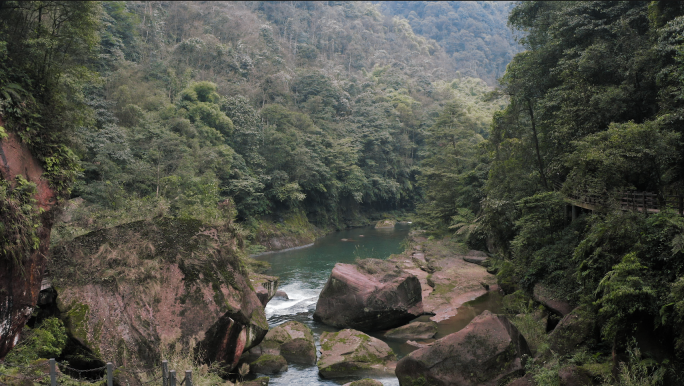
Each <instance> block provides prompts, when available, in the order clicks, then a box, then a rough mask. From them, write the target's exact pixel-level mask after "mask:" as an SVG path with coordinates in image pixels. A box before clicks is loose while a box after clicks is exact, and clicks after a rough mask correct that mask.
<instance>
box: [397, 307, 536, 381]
mask: <svg viewBox="0 0 684 386" xmlns="http://www.w3.org/2000/svg"><path fill="white" fill-rule="evenodd" d="M528 356H530V349H529V348H528V347H527V342H525V338H524V337H523V336H522V335H521V334H520V332H518V329H517V328H515V326H514V325H513V324H512V323H511V322H510V321H509V320H508V319H507V318H506V317H505V316H501V315H494V314H492V313H491V312H489V311H485V312H483V313H482V314H480V315H479V316H477V317H476V318H475V319H473V321H472V322H470V324H468V325H467V326H466V327H465V328H464V329H462V330H461V331H458V332H455V333H453V334H450V335H447V336H445V337H444V338H441V339H438V340H437V341H435V342H434V343H433V344H432V345H431V346H430V347H426V348H421V349H418V350H416V351H414V352H412V353H410V354H409V355H407V356H405V357H404V358H402V359H401V360H400V361H399V363H397V369H396V375H397V378H399V384H400V385H402V386H408V385H414V384H418V383H419V382H423V384H429V385H435V386H446V385H453V386H466V385H467V386H470V385H473V386H474V385H492V386H494V385H500V384H506V382H507V381H508V380H510V379H513V378H516V377H520V376H521V375H522V374H523V372H524V366H525V363H524V362H525V360H526V357H528Z"/></svg>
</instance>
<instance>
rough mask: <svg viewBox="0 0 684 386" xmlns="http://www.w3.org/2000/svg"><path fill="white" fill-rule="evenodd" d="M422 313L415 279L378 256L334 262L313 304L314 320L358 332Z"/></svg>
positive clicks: (390, 326) (408, 318) (377, 328)
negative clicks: (343, 262) (357, 260)
mask: <svg viewBox="0 0 684 386" xmlns="http://www.w3.org/2000/svg"><path fill="white" fill-rule="evenodd" d="M422 313H423V305H422V294H421V286H420V281H419V280H418V278H417V277H416V276H414V275H412V274H410V273H408V272H406V271H402V270H400V269H398V268H397V267H396V265H394V264H392V263H390V262H387V261H384V260H378V259H365V260H360V261H359V262H358V265H352V264H342V263H338V264H336V265H335V267H334V268H333V270H332V273H331V274H330V278H329V279H328V282H327V283H326V284H325V287H323V291H321V294H320V296H319V298H318V303H317V304H316V312H315V313H314V315H313V317H314V320H316V321H319V322H322V323H325V324H327V325H330V326H333V327H337V328H354V329H358V330H361V331H374V330H386V329H389V328H393V327H397V326H400V325H402V324H404V323H406V322H408V321H410V320H412V319H415V318H416V317H417V316H419V315H421V314H422Z"/></svg>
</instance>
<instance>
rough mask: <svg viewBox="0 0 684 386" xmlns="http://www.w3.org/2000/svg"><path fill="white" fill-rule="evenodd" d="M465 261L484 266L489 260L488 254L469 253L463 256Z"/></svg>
mask: <svg viewBox="0 0 684 386" xmlns="http://www.w3.org/2000/svg"><path fill="white" fill-rule="evenodd" d="M463 260H465V261H467V262H469V263H473V264H477V265H482V266H484V265H485V260H487V254H486V253H484V252H482V251H468V253H467V254H466V255H465V256H463Z"/></svg>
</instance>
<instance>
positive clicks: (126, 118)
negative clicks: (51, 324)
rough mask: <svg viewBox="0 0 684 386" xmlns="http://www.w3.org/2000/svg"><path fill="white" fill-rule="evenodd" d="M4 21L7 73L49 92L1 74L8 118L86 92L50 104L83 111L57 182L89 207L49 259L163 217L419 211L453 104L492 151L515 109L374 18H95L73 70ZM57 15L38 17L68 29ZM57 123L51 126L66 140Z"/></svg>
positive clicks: (96, 10) (179, 7)
mask: <svg viewBox="0 0 684 386" xmlns="http://www.w3.org/2000/svg"><path fill="white" fill-rule="evenodd" d="M5 7H6V9H8V10H9V11H8V12H7V13H5V16H4V17H5V18H6V19H7V20H8V23H7V24H6V25H7V28H6V29H5V30H4V34H5V36H6V37H5V38H4V40H5V41H6V42H7V43H6V45H4V46H3V47H5V48H4V49H3V50H4V51H3V55H4V58H6V59H7V60H14V61H19V60H22V61H24V62H25V63H22V64H21V65H19V64H18V63H17V66H16V68H22V69H23V70H24V71H25V70H30V71H38V72H41V71H42V72H45V71H44V70H42V69H41V70H34V67H37V66H42V67H45V68H47V69H49V70H50V71H52V72H54V74H52V75H51V76H52V79H53V80H52V81H53V82H54V83H55V85H54V86H51V85H50V86H47V83H46V82H45V81H44V79H43V78H44V77H45V75H42V74H41V75H40V76H41V77H43V78H36V77H31V76H27V75H25V74H24V73H17V74H12V73H9V72H6V73H5V75H4V76H5V78H4V79H6V80H4V82H5V83H4V84H11V85H16V87H19V88H20V90H24V91H25V92H26V96H22V95H21V93H20V94H12V95H15V96H14V98H15V99H8V101H13V103H15V104H20V103H23V102H24V99H26V98H27V97H28V96H29V95H33V94H35V93H36V92H37V90H43V91H41V92H51V93H56V91H53V90H57V89H60V88H67V87H71V88H74V89H75V90H65V91H61V94H60V95H59V97H60V98H61V99H60V101H59V102H47V101H46V102H44V103H42V105H43V106H48V105H50V104H51V103H67V102H66V101H67V100H68V99H73V101H71V100H69V101H68V103H71V104H73V107H70V108H69V109H61V110H60V113H59V114H65V113H64V112H61V111H67V110H68V111H70V113H69V114H71V115H76V116H77V117H76V118H78V119H74V118H64V119H59V121H60V123H59V125H61V126H64V127H60V128H59V129H56V130H58V131H55V138H59V139H60V140H61V141H63V145H65V146H66V147H65V148H64V149H65V150H64V151H65V152H69V157H71V158H69V160H71V161H69V162H71V163H70V164H69V165H70V166H67V167H62V168H61V169H62V170H68V173H71V174H70V177H69V178H71V179H72V180H73V179H74V178H75V174H78V176H79V177H78V178H77V179H76V181H75V184H74V185H73V187H71V186H70V185H69V187H70V188H71V195H70V196H71V197H72V198H74V197H80V198H82V199H83V200H84V204H83V205H82V207H81V208H80V209H79V211H78V213H77V216H76V221H73V222H72V224H71V225H70V226H69V228H68V229H66V228H64V227H60V226H58V228H57V230H58V232H56V233H55V236H56V237H55V241H58V240H59V239H60V237H62V235H64V236H63V237H67V238H68V237H72V236H73V235H76V234H79V233H82V232H83V231H85V230H87V229H94V228H97V227H103V226H109V225H113V224H115V223H121V222H125V221H130V220H133V219H135V218H143V217H145V216H151V215H155V214H159V213H167V214H171V215H174V216H184V215H193V216H201V217H205V218H212V217H216V216H219V214H218V213H216V203H217V202H219V201H222V200H225V199H231V200H232V201H233V203H234V205H235V207H236V209H237V212H238V216H239V219H240V220H241V221H243V222H245V221H246V223H247V224H252V225H254V224H253V223H254V221H257V220H258V219H261V218H264V216H266V217H268V218H273V219H278V218H282V217H283V216H285V217H286V216H301V215H306V216H307V217H308V219H309V220H310V221H311V222H312V223H314V224H316V225H318V226H320V227H330V226H332V227H340V226H347V225H350V224H354V223H359V221H360V219H362V218H364V215H365V214H366V213H370V212H382V211H392V210H411V209H412V208H414V207H415V204H416V202H417V201H419V200H420V197H421V189H420V183H419V181H418V178H417V175H418V174H419V173H418V164H419V160H420V159H421V157H422V156H423V155H422V151H421V146H422V145H423V143H424V142H425V138H426V137H428V136H430V133H429V131H430V128H431V127H432V125H433V122H435V120H436V119H437V118H438V116H439V114H440V112H441V111H442V109H443V108H444V106H446V105H447V104H449V103H453V101H454V100H455V98H456V99H457V100H459V101H460V102H458V103H459V105H460V106H461V108H467V116H468V117H469V118H468V119H470V121H472V122H473V127H472V130H473V131H474V132H476V133H477V134H478V135H480V136H486V131H487V125H488V123H487V121H488V119H489V117H491V114H492V112H493V111H494V110H495V109H498V108H501V107H502V106H503V105H504V104H505V102H503V100H505V98H503V99H501V98H499V99H497V100H489V101H484V100H483V95H484V94H485V93H486V92H487V91H489V90H488V88H487V87H486V85H485V84H484V82H482V81H481V80H479V79H476V78H469V77H464V76H463V75H461V74H459V73H458V72H457V71H455V69H454V66H453V65H451V62H452V60H451V59H450V57H449V55H447V54H446V53H445V51H444V50H443V49H442V48H441V47H440V46H439V45H438V44H437V43H435V42H434V41H429V40H428V39H425V38H423V37H421V36H419V35H416V34H415V33H414V32H413V30H412V28H411V26H410V25H409V24H408V23H407V21H406V20H405V19H403V18H401V17H390V16H388V15H383V14H382V13H381V12H380V10H379V7H378V6H377V5H373V4H369V3H359V4H357V3H344V2H326V3H307V2H256V3H175V2H168V3H166V2H151V3H137V2H130V3H124V2H113V3H110V2H107V3H102V4H90V5H87V6H86V5H83V6H82V7H84V8H87V10H85V11H83V12H84V15H85V16H83V18H86V17H87V18H88V19H87V22H88V23H90V24H89V25H88V27H89V28H91V29H90V30H88V31H86V33H84V34H82V36H84V37H85V36H89V37H88V39H89V40H88V41H87V42H85V41H84V43H83V44H81V45H80V46H79V47H78V49H79V52H78V55H80V56H79V57H77V56H75V55H70V56H69V58H68V59H69V60H68V61H67V62H64V61H63V60H62V59H61V58H60V57H58V56H52V55H46V59H47V60H45V59H43V58H42V57H41V56H40V55H39V54H38V52H39V51H40V50H39V49H38V46H40V45H45V46H47V47H50V48H51V49H54V50H55V52H60V48H59V47H58V46H56V44H59V43H62V44H64V42H53V41H52V40H51V39H52V36H54V35H55V34H49V32H51V31H46V33H45V34H44V35H45V36H42V35H41V30H40V29H41V28H42V27H41V22H40V16H39V14H40V12H41V9H43V5H41V4H39V3H18V5H17V6H16V8H13V7H14V6H13V5H7V6H5ZM50 7H51V6H50ZM58 7H59V8H58V9H56V10H54V11H53V10H52V9H49V7H48V8H45V9H44V12H47V13H50V12H65V13H66V12H71V7H70V6H68V5H65V4H61V3H60V5H59V6H58ZM19 15H30V17H27V18H22V17H19ZM73 22H74V24H76V23H81V21H80V20H74V21H73ZM79 27H80V25H79ZM83 27H86V26H83ZM24 31H32V34H29V35H26V34H25V32H24ZM59 32H61V31H59ZM65 32H66V31H65ZM68 32H71V31H68ZM62 35H64V36H66V34H62ZM69 49H70V50H76V47H69ZM26 51H30V52H31V53H32V55H33V56H32V55H24V52H26ZM3 62H5V61H4V60H3ZM70 63H73V69H72V68H71V67H69V66H70ZM13 68H14V67H13ZM5 87H6V86H5ZM6 89H7V90H8V91H7V92H11V91H12V90H14V89H11V88H6ZM34 90H35V91H34ZM12 95H10V98H13V97H12ZM22 98H23V99H22ZM39 105H41V103H39ZM466 106H467V107H466ZM76 107H77V108H76ZM5 111H9V110H5ZM4 115H7V113H6V112H5V114H4ZM48 116H50V119H52V118H54V117H55V116H52V115H48V114H42V115H41V117H42V118H40V119H42V120H43V121H45V122H42V123H41V125H42V126H43V127H45V128H48V127H52V126H57V125H58V124H57V123H55V122H52V121H50V122H48V121H47V119H48ZM10 118H11V117H10ZM8 119H9V118H8ZM25 124H26V123H25ZM27 125H28V126H31V125H30V124H27ZM27 140H29V139H28V138H27ZM55 146H57V145H55ZM59 146H62V144H60V145H59ZM74 157H77V158H78V159H79V162H75V161H74ZM72 161H73V162H72ZM64 162H66V161H64ZM64 173H67V172H64ZM68 173H67V174H68ZM66 185H68V184H66Z"/></svg>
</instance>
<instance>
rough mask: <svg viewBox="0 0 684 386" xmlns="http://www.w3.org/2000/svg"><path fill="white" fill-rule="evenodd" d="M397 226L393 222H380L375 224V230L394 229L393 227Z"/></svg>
mask: <svg viewBox="0 0 684 386" xmlns="http://www.w3.org/2000/svg"><path fill="white" fill-rule="evenodd" d="M396 224H397V222H396V221H394V220H380V221H378V222H377V224H375V228H376V229H380V228H394V226H395V225H396Z"/></svg>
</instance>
